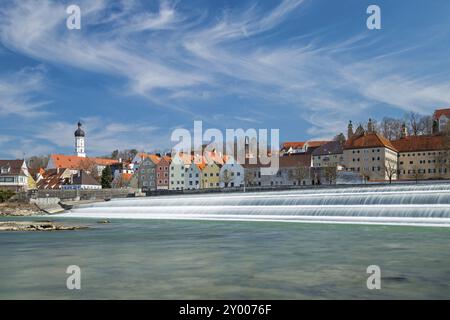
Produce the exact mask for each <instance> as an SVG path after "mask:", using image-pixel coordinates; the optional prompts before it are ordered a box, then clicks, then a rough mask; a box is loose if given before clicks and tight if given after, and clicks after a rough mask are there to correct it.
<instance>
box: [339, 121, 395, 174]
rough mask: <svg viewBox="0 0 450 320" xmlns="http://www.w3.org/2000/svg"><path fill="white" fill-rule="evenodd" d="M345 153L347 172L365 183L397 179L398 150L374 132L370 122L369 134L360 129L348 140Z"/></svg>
mask: <svg viewBox="0 0 450 320" xmlns="http://www.w3.org/2000/svg"><path fill="white" fill-rule="evenodd" d="M343 153H344V164H345V167H346V170H348V171H351V172H356V173H357V174H359V175H361V176H362V177H363V179H364V180H365V181H386V180H396V179H397V170H398V167H397V149H396V148H395V147H394V146H393V145H392V143H391V142H390V141H389V140H388V139H386V138H384V137H383V136H382V135H381V134H379V133H377V132H374V131H373V128H372V127H371V121H370V120H369V125H368V130H367V132H366V131H365V130H363V129H362V127H360V128H358V130H357V132H356V133H355V134H353V135H352V136H350V137H349V138H348V140H347V142H346V143H345V145H344V152H343Z"/></svg>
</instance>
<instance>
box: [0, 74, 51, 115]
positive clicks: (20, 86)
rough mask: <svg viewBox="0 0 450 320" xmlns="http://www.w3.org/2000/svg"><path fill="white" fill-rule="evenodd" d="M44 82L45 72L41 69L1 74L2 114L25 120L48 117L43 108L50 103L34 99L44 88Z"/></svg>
mask: <svg viewBox="0 0 450 320" xmlns="http://www.w3.org/2000/svg"><path fill="white" fill-rule="evenodd" d="M43 82H44V71H43V69H42V68H41V67H36V68H24V69H22V70H20V71H18V72H15V73H4V74H0V114H1V115H2V116H9V115H16V116H20V117H23V118H33V117H38V116H42V115H47V114H48V112H46V111H45V110H44V108H43V106H45V105H46V104H48V103H49V102H48V101H42V100H38V99H36V98H35V97H34V94H35V93H36V92H38V91H41V90H42V88H43V87H44V84H43Z"/></svg>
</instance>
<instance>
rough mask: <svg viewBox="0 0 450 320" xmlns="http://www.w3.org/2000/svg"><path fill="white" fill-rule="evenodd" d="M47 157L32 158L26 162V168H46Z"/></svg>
mask: <svg viewBox="0 0 450 320" xmlns="http://www.w3.org/2000/svg"><path fill="white" fill-rule="evenodd" d="M48 160H49V158H48V156H32V157H30V158H28V160H27V167H28V168H29V169H35V170H36V169H40V168H46V167H47V164H48Z"/></svg>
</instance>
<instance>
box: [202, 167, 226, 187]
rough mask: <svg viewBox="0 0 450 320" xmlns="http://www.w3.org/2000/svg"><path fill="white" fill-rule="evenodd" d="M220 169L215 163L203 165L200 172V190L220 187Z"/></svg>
mask: <svg viewBox="0 0 450 320" xmlns="http://www.w3.org/2000/svg"><path fill="white" fill-rule="evenodd" d="M220 168H221V165H220V164H217V163H215V162H211V163H209V164H206V163H205V164H203V170H202V171H201V172H202V181H201V188H202V189H214V188H219V186H220Z"/></svg>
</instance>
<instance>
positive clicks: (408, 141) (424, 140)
mask: <svg viewBox="0 0 450 320" xmlns="http://www.w3.org/2000/svg"><path fill="white" fill-rule="evenodd" d="M392 144H393V145H394V147H395V148H396V149H397V150H398V152H414V151H432V150H442V149H444V137H443V136H442V135H426V136H425V135H424V136H408V137H405V138H401V139H398V140H394V141H392Z"/></svg>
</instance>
